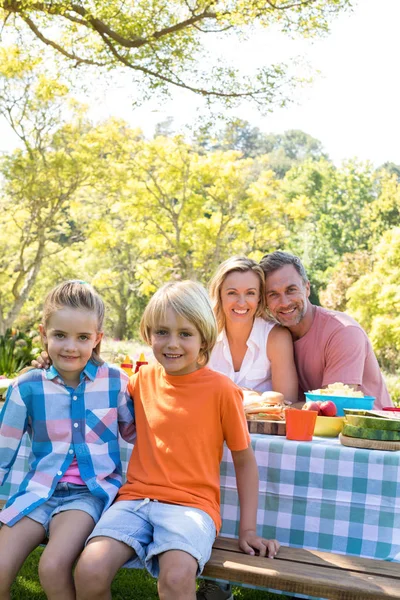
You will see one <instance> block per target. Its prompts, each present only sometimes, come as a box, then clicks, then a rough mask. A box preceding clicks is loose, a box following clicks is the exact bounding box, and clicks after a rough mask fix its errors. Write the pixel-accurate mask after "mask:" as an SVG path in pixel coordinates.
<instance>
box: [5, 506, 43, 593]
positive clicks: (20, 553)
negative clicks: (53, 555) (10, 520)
mask: <svg viewBox="0 0 400 600" xmlns="http://www.w3.org/2000/svg"><path fill="white" fill-rule="evenodd" d="M45 537H46V531H45V529H44V528H43V526H42V525H40V523H36V521H32V520H31V519H29V518H28V517H23V518H22V519H21V520H20V521H18V523H16V524H15V525H13V526H12V527H8V526H7V525H3V526H2V528H1V529H0V574H1V575H0V600H9V598H10V587H11V585H12V583H13V581H14V579H15V577H16V576H17V573H18V571H19V570H20V568H21V567H22V565H23V563H24V561H25V559H26V558H27V556H29V554H30V553H31V552H32V550H34V548H36V547H37V546H38V545H39V544H40V543H41V542H42V541H43V540H44V539H45Z"/></svg>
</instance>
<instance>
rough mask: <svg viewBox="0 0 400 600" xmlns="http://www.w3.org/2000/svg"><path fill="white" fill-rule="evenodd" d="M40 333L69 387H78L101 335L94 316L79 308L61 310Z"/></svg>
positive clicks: (92, 313)
mask: <svg viewBox="0 0 400 600" xmlns="http://www.w3.org/2000/svg"><path fill="white" fill-rule="evenodd" d="M39 329H40V333H41V336H42V339H43V341H44V343H45V344H46V345H47V351H48V354H49V356H50V358H51V360H52V362H53V365H54V366H55V368H56V369H57V371H58V373H59V374H60V375H61V377H62V378H63V380H64V383H66V384H67V385H75V386H76V385H78V383H79V376H80V374H81V372H82V371H83V369H84V368H85V366H86V364H87V362H88V361H89V359H90V357H91V356H92V350H93V349H94V348H95V347H96V346H97V344H98V343H99V341H100V340H101V338H102V337H103V334H102V333H99V332H98V331H97V317H96V315H95V313H94V312H90V311H87V310H82V309H80V308H60V309H59V310H57V311H56V312H54V313H53V314H52V315H51V317H50V319H49V321H48V323H47V326H46V328H44V327H43V325H40V328H39Z"/></svg>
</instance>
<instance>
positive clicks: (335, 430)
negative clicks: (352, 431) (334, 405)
mask: <svg viewBox="0 0 400 600" xmlns="http://www.w3.org/2000/svg"><path fill="white" fill-rule="evenodd" d="M343 424H344V417H322V416H318V417H317V420H316V422H315V427H314V435H317V436H319V437H337V436H338V435H339V433H340V432H341V431H342V429H343Z"/></svg>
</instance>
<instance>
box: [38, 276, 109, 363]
mask: <svg viewBox="0 0 400 600" xmlns="http://www.w3.org/2000/svg"><path fill="white" fill-rule="evenodd" d="M61 308H77V309H80V310H86V311H88V312H93V313H95V315H96V317H97V332H98V333H100V332H102V331H103V321H104V312H105V308H104V302H103V300H102V299H101V298H100V296H99V294H98V293H97V292H96V290H95V289H94V288H93V287H92V286H91V285H89V284H88V283H86V282H84V281H79V280H77V279H72V280H70V281H64V282H63V283H60V284H59V285H57V286H56V287H55V288H53V289H52V290H51V291H50V292H49V293H48V294H47V296H46V298H45V301H44V305H43V327H44V329H45V330H46V329H47V326H48V323H49V320H50V318H51V316H52V315H53V314H54V313H55V312H56V311H57V310H60V309H61ZM100 346H101V340H100V341H99V343H98V344H97V346H96V347H95V348H93V351H92V360H93V362H94V363H95V364H97V365H101V364H103V362H104V361H103V360H102V359H101V358H100ZM45 349H46V351H47V344H45Z"/></svg>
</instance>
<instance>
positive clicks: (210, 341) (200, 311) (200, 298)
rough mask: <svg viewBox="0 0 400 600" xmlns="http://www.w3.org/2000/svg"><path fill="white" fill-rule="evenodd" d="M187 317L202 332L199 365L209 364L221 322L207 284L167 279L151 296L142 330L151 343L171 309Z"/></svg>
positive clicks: (141, 325) (143, 336) (144, 337)
mask: <svg viewBox="0 0 400 600" xmlns="http://www.w3.org/2000/svg"><path fill="white" fill-rule="evenodd" d="M168 308H172V310H173V311H174V312H176V314H178V315H179V316H181V317H183V318H184V319H187V320H188V321H190V323H192V325H194V326H195V327H196V329H197V331H198V332H199V333H200V337H201V342H202V347H201V349H200V353H199V359H198V363H199V365H202V366H204V365H206V364H207V363H208V361H209V360H210V355H211V351H212V349H213V348H214V346H215V342H216V341H217V323H216V321H215V316H214V313H213V310H212V307H211V304H210V300H209V297H208V294H207V292H206V290H205V288H204V287H203V286H202V285H200V284H199V283H196V282H195V281H189V280H187V281H177V282H171V283H166V284H165V285H163V286H162V287H161V288H160V289H159V290H158V291H157V292H156V293H155V294H154V296H153V297H152V298H151V300H150V302H149V303H148V305H147V306H146V308H145V311H144V313H143V316H142V319H141V321H140V334H141V336H142V338H143V340H144V341H145V342H146V343H147V344H149V345H151V332H152V331H153V330H154V329H155V328H156V327H158V326H159V325H160V323H162V322H165V320H166V313H167V309H168Z"/></svg>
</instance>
